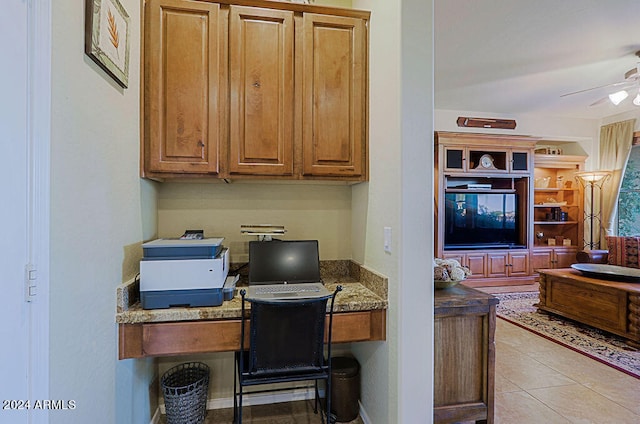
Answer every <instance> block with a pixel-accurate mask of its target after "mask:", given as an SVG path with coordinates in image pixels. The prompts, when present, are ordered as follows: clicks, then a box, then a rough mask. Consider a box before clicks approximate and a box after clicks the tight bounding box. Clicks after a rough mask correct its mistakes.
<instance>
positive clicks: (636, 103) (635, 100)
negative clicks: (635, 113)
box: [633, 92, 640, 106]
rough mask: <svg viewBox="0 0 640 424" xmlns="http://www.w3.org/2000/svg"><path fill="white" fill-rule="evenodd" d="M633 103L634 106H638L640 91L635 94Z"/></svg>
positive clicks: (639, 103) (639, 104)
mask: <svg viewBox="0 0 640 424" xmlns="http://www.w3.org/2000/svg"><path fill="white" fill-rule="evenodd" d="M633 104H634V105H636V106H640V92H638V94H637V95H636V98H635V99H633Z"/></svg>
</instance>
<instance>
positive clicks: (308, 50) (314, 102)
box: [302, 13, 367, 179]
mask: <svg viewBox="0 0 640 424" xmlns="http://www.w3.org/2000/svg"><path fill="white" fill-rule="evenodd" d="M365 28H366V27H365V23H364V21H363V20H362V19H357V18H349V17H339V16H326V15H318V14H313V13H306V14H304V15H303V35H302V47H303V67H302V68H303V77H302V78H303V99H302V102H303V107H302V126H303V127H302V173H303V175H309V176H312V175H318V176H346V177H361V178H362V179H364V178H365V177H366V169H365V166H366V160H365V155H366V149H365V144H366V131H367V130H366V125H367V116H366V113H365V110H366V78H365V75H366V42H367V41H366V29H365Z"/></svg>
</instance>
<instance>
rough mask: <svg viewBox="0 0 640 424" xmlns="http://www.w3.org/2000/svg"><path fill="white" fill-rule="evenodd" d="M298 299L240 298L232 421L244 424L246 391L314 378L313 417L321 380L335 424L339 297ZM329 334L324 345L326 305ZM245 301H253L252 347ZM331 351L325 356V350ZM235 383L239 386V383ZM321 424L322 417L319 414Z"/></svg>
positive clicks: (251, 314)
mask: <svg viewBox="0 0 640 424" xmlns="http://www.w3.org/2000/svg"><path fill="white" fill-rule="evenodd" d="M341 290H342V287H341V286H338V287H336V289H335V291H334V292H333V294H330V295H327V296H324V297H320V298H314V299H299V300H258V299H248V298H247V299H245V295H246V292H245V290H241V291H240V295H241V296H242V330H241V339H240V351H239V352H236V353H235V360H236V373H234V378H233V391H234V396H233V419H234V422H235V423H237V424H242V396H243V393H244V390H243V388H244V387H246V386H255V385H259V384H271V383H281V382H293V381H305V380H315V404H314V413H316V414H317V413H318V401H319V399H320V395H319V392H318V380H325V381H326V394H325V399H326V417H327V423H331V422H332V420H331V418H330V417H331V396H330V393H331V327H332V324H333V304H334V301H335V298H336V294H338V292H339V291H341ZM329 298H330V299H331V305H330V308H329V331H328V334H327V342H326V343H325V342H324V334H325V332H324V328H325V318H326V315H327V301H328V300H329ZM245 301H248V302H249V303H251V312H250V317H249V347H248V349H247V348H245V343H244V337H245V322H246V320H247V317H246V314H245ZM325 346H326V349H327V358H328V359H325V356H324V353H325V352H324V351H325ZM236 381H237V382H238V383H239V384H236ZM321 418H322V422H323V423H324V417H323V416H322V414H321Z"/></svg>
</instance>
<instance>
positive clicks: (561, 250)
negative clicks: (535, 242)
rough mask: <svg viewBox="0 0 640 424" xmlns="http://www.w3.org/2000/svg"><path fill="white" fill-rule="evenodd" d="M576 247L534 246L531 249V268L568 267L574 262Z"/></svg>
mask: <svg viewBox="0 0 640 424" xmlns="http://www.w3.org/2000/svg"><path fill="white" fill-rule="evenodd" d="M576 253H578V249H577V248H576V247H549V248H539V247H537V248H535V249H533V250H532V251H531V268H532V269H533V271H536V270H538V269H555V268H569V267H570V266H571V264H574V263H575V262H576Z"/></svg>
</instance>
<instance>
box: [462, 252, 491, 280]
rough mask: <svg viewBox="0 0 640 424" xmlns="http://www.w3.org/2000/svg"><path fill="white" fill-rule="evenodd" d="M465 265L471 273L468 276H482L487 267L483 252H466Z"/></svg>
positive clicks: (471, 277)
mask: <svg viewBox="0 0 640 424" xmlns="http://www.w3.org/2000/svg"><path fill="white" fill-rule="evenodd" d="M466 265H467V267H469V270H470V271H471V275H470V276H469V277H468V278H470V279H473V278H484V275H485V273H486V269H487V261H486V256H485V255H484V254H478V253H467V264H466Z"/></svg>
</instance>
